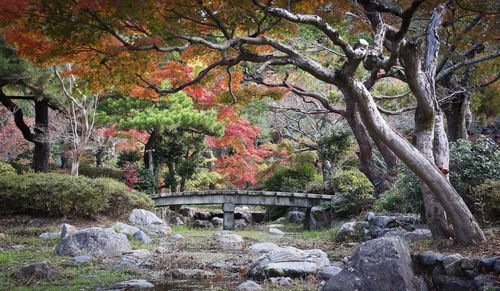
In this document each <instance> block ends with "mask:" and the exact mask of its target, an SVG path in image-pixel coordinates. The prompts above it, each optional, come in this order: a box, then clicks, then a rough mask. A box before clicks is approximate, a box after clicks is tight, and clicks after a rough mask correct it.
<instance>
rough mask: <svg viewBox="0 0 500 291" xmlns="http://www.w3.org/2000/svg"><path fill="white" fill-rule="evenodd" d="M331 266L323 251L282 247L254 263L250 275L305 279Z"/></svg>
mask: <svg viewBox="0 0 500 291" xmlns="http://www.w3.org/2000/svg"><path fill="white" fill-rule="evenodd" d="M329 264H330V261H329V260H328V256H327V255H326V254H325V253H324V252H323V251H321V250H318V249H313V250H299V249H297V248H294V247H280V248H276V249H274V250H272V251H270V252H269V253H267V254H264V255H262V256H260V257H258V258H257V259H255V260H253V261H252V264H251V266H250V270H249V274H250V275H251V276H254V277H273V276H275V277H276V276H278V277H280V276H290V277H304V276H307V275H309V274H313V273H316V272H317V271H319V270H320V269H322V268H323V267H325V266H327V265H329Z"/></svg>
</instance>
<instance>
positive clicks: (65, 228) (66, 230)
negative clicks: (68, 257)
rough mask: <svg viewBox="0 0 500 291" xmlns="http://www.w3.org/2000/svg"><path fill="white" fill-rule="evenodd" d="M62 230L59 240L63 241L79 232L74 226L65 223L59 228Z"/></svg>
mask: <svg viewBox="0 0 500 291" xmlns="http://www.w3.org/2000/svg"><path fill="white" fill-rule="evenodd" d="M59 228H60V230H61V236H60V237H59V239H60V240H61V239H63V238H65V237H66V236H68V235H70V234H73V233H75V232H76V231H77V230H76V227H74V226H73V225H71V224H67V223H63V224H61V225H60V226H59Z"/></svg>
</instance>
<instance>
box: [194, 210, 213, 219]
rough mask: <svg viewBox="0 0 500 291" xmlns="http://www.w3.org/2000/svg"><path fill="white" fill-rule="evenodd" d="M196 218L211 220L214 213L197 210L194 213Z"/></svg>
mask: <svg viewBox="0 0 500 291" xmlns="http://www.w3.org/2000/svg"><path fill="white" fill-rule="evenodd" d="M194 218H195V219H199V220H210V219H212V214H210V212H209V211H196V212H195V213H194Z"/></svg>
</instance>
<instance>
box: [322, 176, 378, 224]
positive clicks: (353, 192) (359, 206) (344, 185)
mask: <svg viewBox="0 0 500 291" xmlns="http://www.w3.org/2000/svg"><path fill="white" fill-rule="evenodd" d="M332 183H333V187H334V188H335V189H336V190H337V191H338V193H337V194H336V196H335V197H334V199H333V201H332V202H331V203H330V204H329V206H330V208H331V212H332V214H333V216H335V217H338V218H349V217H354V216H357V215H359V214H361V213H362V212H363V211H366V210H368V209H369V208H370V207H371V206H372V204H373V202H374V201H375V198H374V197H373V186H372V184H371V183H370V181H369V180H368V179H367V178H366V176H365V175H364V174H363V173H361V172H360V171H359V170H342V171H339V172H338V173H337V174H336V175H335V176H334V177H333V180H332Z"/></svg>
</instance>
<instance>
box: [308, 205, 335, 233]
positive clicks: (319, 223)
mask: <svg viewBox="0 0 500 291" xmlns="http://www.w3.org/2000/svg"><path fill="white" fill-rule="evenodd" d="M331 220H332V216H331V213H330V209H328V208H327V207H323V206H314V207H312V208H311V215H309V218H308V221H307V225H308V228H309V229H311V230H315V229H320V228H323V227H328V226H330V223H331Z"/></svg>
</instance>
